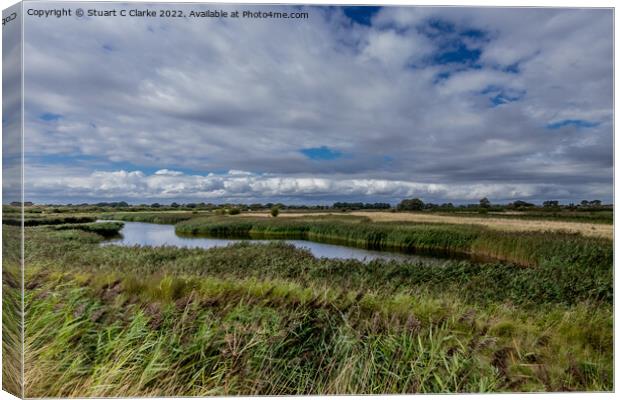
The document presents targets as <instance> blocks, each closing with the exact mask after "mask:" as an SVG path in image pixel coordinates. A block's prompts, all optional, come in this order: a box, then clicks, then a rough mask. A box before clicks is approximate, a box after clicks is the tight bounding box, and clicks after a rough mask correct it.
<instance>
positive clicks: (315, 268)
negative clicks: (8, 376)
mask: <svg viewBox="0 0 620 400" xmlns="http://www.w3.org/2000/svg"><path fill="white" fill-rule="evenodd" d="M230 219H231V220H232V218H230ZM319 220H320V219H319ZM319 220H317V221H315V222H320V221H319ZM246 223H247V221H246ZM342 223H343V224H349V225H352V226H354V225H355V224H360V223H363V222H360V220H356V219H350V220H348V221H346V222H342ZM344 226H347V225H344ZM344 226H343V229H344ZM5 229H7V230H9V233H10V232H11V230H15V232H17V230H16V228H14V227H10V226H9V227H5ZM282 229H283V228H282V227H280V228H277V229H276V231H278V230H279V231H280V232H282ZM435 229H439V228H435ZM440 232H442V231H441V230H440ZM13 233H14V232H13ZM467 234H471V231H465V232H464V233H463V235H462V236H460V237H468V236H467ZM436 235H437V236H436V237H438V238H440V237H444V236H442V234H436ZM8 237H9V239H8V240H7V242H6V243H5V246H10V247H13V246H17V243H15V242H14V241H13V240H12V239H11V237H12V235H8ZM429 237H433V236H432V235H430V236H429ZM26 239H27V240H26V255H27V260H26V265H27V269H26V288H27V290H26V299H25V300H26V307H27V310H28V313H27V320H26V348H27V352H26V354H27V358H26V368H27V374H26V395H27V396H33V397H36V396H118V395H123V396H138V395H142V396H143V395H160V396H164V395H187V396H189V395H216V394H309V393H311V394H327V393H414V392H423V393H426V392H434V393H437V392H485V391H495V392H497V391H557V390H610V389H611V388H612V372H613V370H612V341H613V332H612V297H611V293H612V280H611V257H610V256H609V258H605V257H603V258H590V259H589V261H588V258H583V257H582V258H577V259H575V260H572V261H571V262H569V261H568V259H567V258H563V257H559V256H558V257H551V258H550V259H546V260H544V262H543V263H540V264H537V265H536V266H533V267H531V268H521V267H518V266H514V265H503V264H499V263H490V264H473V263H470V262H467V261H446V262H445V263H444V264H442V265H439V266H433V267H430V266H428V265H425V264H423V263H420V262H417V263H402V262H396V261H390V262H388V261H379V260H377V261H373V262H370V263H362V262H358V261H355V260H330V259H316V258H314V257H313V256H312V255H311V254H310V253H309V252H308V251H305V250H300V249H296V248H294V247H292V246H288V245H284V244H282V243H271V244H268V245H250V244H238V245H235V246H230V247H225V248H215V249H210V250H201V249H179V248H174V247H164V248H148V247H116V246H105V247H101V246H99V243H100V241H101V240H102V239H103V237H102V236H100V235H98V234H96V233H93V232H86V231H83V230H78V229H62V230H57V229H54V228H52V227H43V226H42V227H33V228H27V232H26ZM602 246H603V248H604V246H605V245H604V244H603V245H602ZM597 257H598V256H597Z"/></svg>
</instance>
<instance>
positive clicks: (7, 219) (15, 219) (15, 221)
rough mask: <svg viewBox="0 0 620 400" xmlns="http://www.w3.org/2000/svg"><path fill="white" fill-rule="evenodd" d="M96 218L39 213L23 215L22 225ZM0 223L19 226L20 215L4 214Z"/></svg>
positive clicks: (92, 218) (66, 222)
mask: <svg viewBox="0 0 620 400" xmlns="http://www.w3.org/2000/svg"><path fill="white" fill-rule="evenodd" d="M96 220H97V218H96V217H94V216H66V215H61V216H41V215H29V214H25V215H24V226H39V225H61V224H80V223H88V222H95V221H96ZM2 223H3V224H5V225H13V226H21V224H22V219H21V216H19V215H17V216H10V215H5V216H4V217H3V218H2Z"/></svg>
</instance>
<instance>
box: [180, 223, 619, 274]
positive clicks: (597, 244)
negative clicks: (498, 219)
mask: <svg viewBox="0 0 620 400" xmlns="http://www.w3.org/2000/svg"><path fill="white" fill-rule="evenodd" d="M175 229H176V232H177V233H178V234H181V235H211V236H224V237H248V238H271V239H305V240H313V241H319V242H329V243H337V244H343V245H347V246H356V247H362V248H367V249H375V250H396V251H402V252H415V253H433V254H443V255H470V256H473V257H474V258H478V259H483V260H484V259H485V258H486V259H489V258H493V259H496V260H500V261H505V262H511V263H516V264H519V265H523V266H535V265H539V264H541V263H543V262H545V261H547V260H550V259H552V258H554V257H560V258H562V259H563V260H571V261H570V262H573V261H572V260H573V259H575V258H576V259H578V260H577V261H578V262H584V259H586V260H588V259H590V258H592V257H594V258H602V259H605V260H607V261H608V260H609V257H611V254H612V242H611V241H609V240H601V239H592V238H585V237H582V236H580V235H578V234H570V233H562V232H531V233H527V232H526V233H524V232H503V231H498V230H491V229H487V228H484V227H480V226H474V225H449V224H417V223H393V222H391V223H376V222H375V223H372V222H369V221H368V220H364V219H358V220H355V219H352V220H343V219H336V218H331V219H330V218H324V219H315V220H308V219H305V218H299V219H295V218H290V219H278V220H276V219H251V218H226V217H224V218H222V217H207V218H195V219H190V220H188V221H184V222H181V223H178V224H177V225H176V228H175Z"/></svg>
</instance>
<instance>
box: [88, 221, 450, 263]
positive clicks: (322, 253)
mask: <svg viewBox="0 0 620 400" xmlns="http://www.w3.org/2000/svg"><path fill="white" fill-rule="evenodd" d="M100 222H106V221H100ZM124 224H125V226H124V227H123V229H122V230H121V232H120V233H121V237H119V238H115V239H111V240H108V241H106V242H104V245H118V246H136V245H140V246H177V247H187V248H203V249H210V248H213V247H224V246H228V245H230V244H233V243H239V242H250V243H268V242H271V241H273V240H248V239H220V238H217V239H216V238H206V237H198V236H196V237H191V236H182V237H181V236H178V235H177V234H176V232H175V231H174V226H173V225H160V224H150V223H144V222H124ZM282 242H285V243H290V244H292V245H294V246H295V247H298V248H304V249H308V250H310V252H311V253H312V254H313V255H314V256H315V257H317V258H320V257H326V258H336V259H351V258H352V259H356V260H361V261H371V260H376V259H382V260H399V261H410V262H411V261H424V262H433V263H440V262H445V261H446V260H445V259H441V258H435V257H430V256H421V255H413V254H402V253H395V252H388V251H373V250H366V249H358V248H355V247H347V246H340V245H334V244H327V243H317V242H310V241H308V240H289V239H286V240H282Z"/></svg>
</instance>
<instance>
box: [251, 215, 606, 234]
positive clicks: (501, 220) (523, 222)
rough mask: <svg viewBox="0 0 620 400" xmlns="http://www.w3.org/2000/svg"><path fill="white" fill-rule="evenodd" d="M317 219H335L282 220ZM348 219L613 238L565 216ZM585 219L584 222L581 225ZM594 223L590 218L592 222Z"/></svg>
mask: <svg viewBox="0 0 620 400" xmlns="http://www.w3.org/2000/svg"><path fill="white" fill-rule="evenodd" d="M254 215H255V216H257V217H260V216H262V217H269V214H267V213H263V214H258V213H255V214H254ZM316 215H338V214H333V213H313V214H304V213H283V214H282V216H283V217H289V218H297V217H303V216H316ZM347 215H354V216H360V217H366V218H369V219H370V220H372V221H376V222H419V223H443V224H455V225H461V224H466V225H469V224H473V225H480V226H485V227H488V228H491V229H496V230H500V231H511V232H531V231H538V232H545V231H563V232H574V233H580V234H582V235H584V236H596V237H603V238H607V239H612V238H613V233H614V230H613V225H612V224H611V222H612V220H611V218H609V219H608V218H596V219H595V220H594V222H591V221H590V218H579V217H572V216H569V217H566V216H561V217H560V216H549V215H541V214H535V215H532V213H530V214H527V213H522V214H519V213H515V214H506V213H502V215H493V214H491V215H489V216H484V217H482V216H480V215H479V214H475V213H474V214H459V215H449V214H439V213H390V212H381V211H379V212H370V211H353V212H350V213H347ZM581 219H584V220H585V222H584V221H581ZM592 219H593V218H592Z"/></svg>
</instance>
